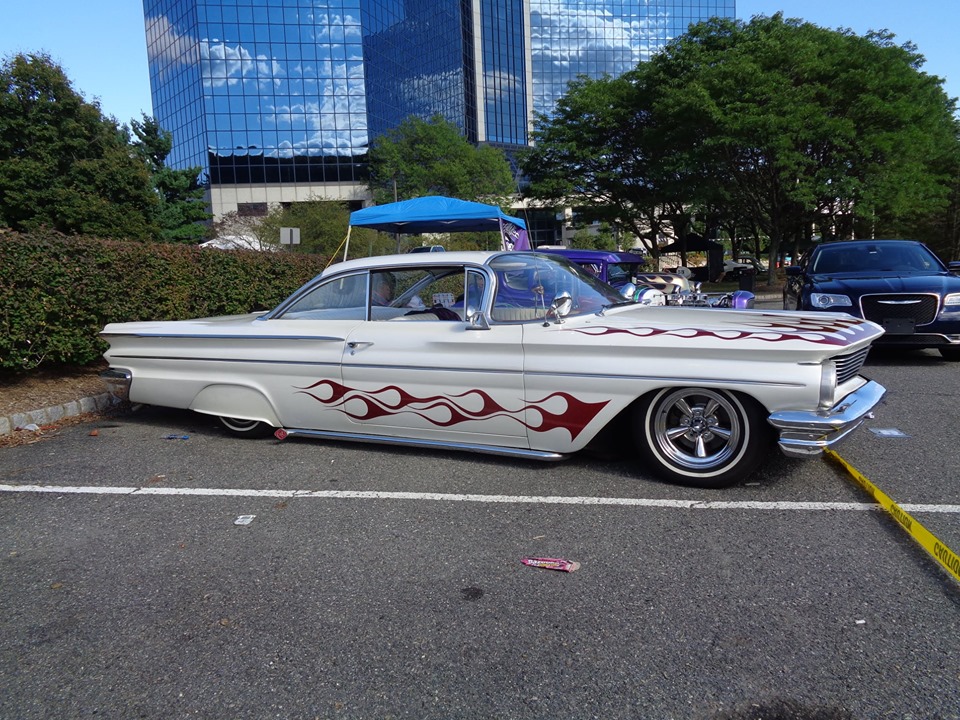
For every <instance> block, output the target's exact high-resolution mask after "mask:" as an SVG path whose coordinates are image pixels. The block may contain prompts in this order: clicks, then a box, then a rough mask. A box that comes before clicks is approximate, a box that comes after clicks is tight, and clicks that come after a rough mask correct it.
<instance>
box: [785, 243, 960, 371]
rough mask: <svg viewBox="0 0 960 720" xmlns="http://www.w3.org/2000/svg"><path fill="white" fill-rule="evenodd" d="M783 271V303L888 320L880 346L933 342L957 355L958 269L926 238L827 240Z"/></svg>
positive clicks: (928, 345) (959, 351) (882, 322)
mask: <svg viewBox="0 0 960 720" xmlns="http://www.w3.org/2000/svg"><path fill="white" fill-rule="evenodd" d="M786 273H787V283H786V285H785V286H784V289H783V307H784V309H785V310H787V309H791V310H793V309H796V310H805V311H806V310H812V311H827V312H831V313H834V312H845V313H849V314H850V315H853V316H855V317H859V318H865V319H867V320H871V321H873V322H875V323H877V324H878V325H880V326H881V327H883V329H884V334H883V336H882V337H880V338H879V339H877V340H876V342H875V343H874V344H875V345H877V346H883V345H886V346H894V347H909V348H936V349H937V350H939V351H940V354H941V355H942V356H943V357H944V358H945V359H947V360H960V277H957V276H956V275H955V274H953V273H951V272H950V270H949V269H948V268H947V266H946V265H944V264H943V262H941V260H940V259H939V258H938V257H937V256H936V255H935V254H934V253H933V252H932V251H931V250H930V249H929V248H927V247H926V246H925V245H923V244H922V243H919V242H916V241H913V240H842V241H837V242H828V243H823V244H822V245H818V246H817V247H815V248H813V249H812V250H810V251H809V252H807V253H806V254H805V255H804V256H803V257H801V258H800V261H799V262H798V263H797V264H796V265H791V266H790V267H788V268H787V269H786Z"/></svg>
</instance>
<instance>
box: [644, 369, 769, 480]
mask: <svg viewBox="0 0 960 720" xmlns="http://www.w3.org/2000/svg"><path fill="white" fill-rule="evenodd" d="M634 417H635V428H636V432H637V434H638V435H639V438H638V439H639V440H640V443H639V445H640V455H641V459H642V460H643V461H644V462H645V464H646V466H648V467H649V469H651V470H653V471H654V472H655V473H656V474H657V475H659V476H660V477H662V478H664V479H666V480H669V481H670V482H675V483H678V484H681V485H689V486H692V487H701V488H721V487H727V486H729V485H733V484H735V483H737V482H740V481H741V480H743V479H745V478H746V477H748V476H749V475H750V474H751V473H753V472H754V471H755V470H756V469H757V468H758V467H759V466H760V463H761V462H762V461H763V459H764V456H765V454H766V453H767V450H768V448H769V445H770V440H771V436H772V432H771V428H770V426H769V424H768V423H767V421H766V413H765V412H764V411H763V409H762V408H761V407H760V406H759V405H758V404H757V403H756V402H755V401H754V400H752V399H751V398H748V397H744V396H741V395H738V394H736V393H732V392H728V391H726V390H713V389H709V388H667V389H664V390H659V391H657V392H655V393H653V394H651V395H650V396H648V397H647V398H646V400H645V402H642V403H641V404H640V405H639V406H638V407H637V410H636V414H635V416H634Z"/></svg>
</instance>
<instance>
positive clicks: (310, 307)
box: [282, 273, 367, 320]
mask: <svg viewBox="0 0 960 720" xmlns="http://www.w3.org/2000/svg"><path fill="white" fill-rule="evenodd" d="M366 300H367V274H366V273H357V274H354V275H346V276H344V277H338V278H332V279H330V280H327V281H324V282H321V283H320V284H319V285H317V286H315V287H314V288H312V289H311V290H309V291H308V292H307V293H305V294H304V295H302V296H301V297H300V298H298V299H297V300H296V301H295V302H294V303H293V305H291V306H290V307H289V308H288V309H287V310H286V311H285V312H284V313H283V315H282V317H283V318H284V319H285V320H363V319H364V318H365V317H366V314H367V302H366Z"/></svg>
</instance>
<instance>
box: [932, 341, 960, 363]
mask: <svg viewBox="0 0 960 720" xmlns="http://www.w3.org/2000/svg"><path fill="white" fill-rule="evenodd" d="M937 349H938V350H939V351H940V355H941V356H943V359H944V360H950V361H952V362H957V361H960V347H958V346H957V345H951V346H950V347H942V348H937Z"/></svg>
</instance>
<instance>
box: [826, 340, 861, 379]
mask: <svg viewBox="0 0 960 720" xmlns="http://www.w3.org/2000/svg"><path fill="white" fill-rule="evenodd" d="M868 352H870V346H869V345H867V347H865V348H862V349H860V350H857V351H856V352H852V353H848V354H846V355H837V356H836V357H835V358H833V362H834V364H835V365H836V366H837V384H840V383H842V382H846V381H847V380H849V379H850V378H852V377H853V376H854V375H856V374H857V373H858V372H860V368H862V367H863V363H864V362H865V361H866V359H867V353H868Z"/></svg>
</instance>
